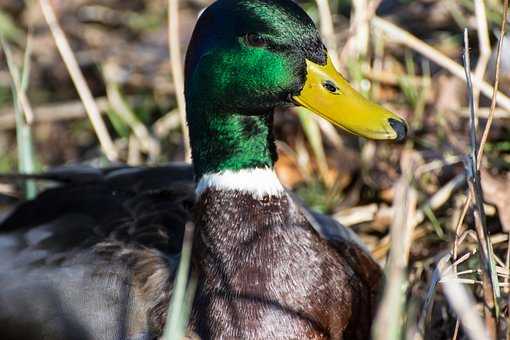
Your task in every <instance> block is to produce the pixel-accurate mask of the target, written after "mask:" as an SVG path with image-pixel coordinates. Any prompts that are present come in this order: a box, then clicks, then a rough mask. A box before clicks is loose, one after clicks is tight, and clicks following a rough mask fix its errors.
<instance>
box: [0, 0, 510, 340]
mask: <svg viewBox="0 0 510 340" xmlns="http://www.w3.org/2000/svg"><path fill="white" fill-rule="evenodd" d="M172 1H173V0H172ZM298 2H299V3H300V5H301V6H302V7H303V8H305V10H306V11H307V12H308V14H309V15H310V16H311V17H312V18H313V19H314V21H315V22H316V23H317V25H318V27H319V28H320V30H321V32H322V33H323V37H324V41H325V43H326V45H327V46H328V48H329V50H330V53H331V54H332V55H334V61H335V63H336V64H337V66H338V68H339V69H340V70H341V71H342V73H343V74H344V75H345V76H346V77H347V78H348V79H349V80H350V81H351V82H352V84H353V85H354V86H355V87H356V88H357V89H359V90H360V91H362V92H363V94H364V95H366V96H367V97H370V98H372V99H373V100H374V101H376V102H378V103H381V104H383V105H385V106H386V107H387V108H389V109H391V110H393V111H395V112H397V113H399V114H400V115H402V116H403V117H405V118H406V119H407V121H408V123H409V127H410V136H409V138H408V140H407V141H406V142H405V143H403V144H400V145H396V144H391V143H374V142H370V141H366V140H363V139H360V138H357V137H355V136H352V135H349V134H347V133H345V132H343V131H341V130H338V129H336V128H334V127H332V126H331V125H330V124H329V123H327V122H326V121H323V120H321V119H320V118H315V117H314V116H312V115H308V114H307V113H306V112H305V111H304V110H300V109H292V110H289V111H285V112H278V113H277V114H276V115H275V134H276V138H277V140H278V151H279V156H280V158H279V162H278V164H277V172H278V174H279V176H280V178H281V179H282V181H283V183H284V184H285V185H286V186H287V187H288V188H290V189H292V190H293V191H294V192H296V193H297V194H298V195H299V196H300V197H301V198H302V199H303V200H304V201H305V202H306V204H308V205H309V206H311V207H313V208H315V209H317V210H319V211H321V212H324V213H327V214H330V215H332V216H334V218H336V219H337V220H339V221H340V222H342V223H343V224H344V225H346V226H348V227H351V228H352V229H353V230H354V231H355V232H356V233H358V234H359V235H360V236H361V238H362V239H363V241H364V242H365V243H366V244H367V246H368V248H369V249H370V251H371V252H372V254H373V255H374V257H375V258H376V259H377V260H378V261H379V262H380V263H381V264H382V265H386V271H387V275H388V277H389V278H392V280H393V279H394V281H391V283H390V284H388V287H391V286H392V285H394V286H395V287H398V289H397V293H396V294H397V298H395V297H393V298H392V297H391V289H390V288H388V289H387V291H386V293H385V297H384V298H385V299H390V300H391V299H393V300H392V301H395V299H397V302H396V305H397V306H396V307H391V308H396V309H395V310H394V311H391V309H390V310H389V311H386V312H385V313H383V314H384V315H386V314H388V315H389V314H391V315H393V317H394V318H395V319H396V321H394V322H397V324H398V327H397V326H396V329H397V330H396V332H397V337H396V338H405V337H408V338H416V334H418V333H420V334H422V336H424V338H428V339H452V338H459V339H460V338H462V337H463V336H465V335H466V334H467V333H466V332H467V331H462V330H460V329H459V323H458V321H457V320H458V317H457V316H458V314H457V313H456V312H455V311H456V307H455V306H453V305H452V304H451V303H448V301H449V300H450V301H451V297H449V296H448V292H446V293H445V292H443V289H442V286H441V285H439V283H440V282H447V281H448V282H452V283H460V284H461V285H460V287H464V288H465V289H464V290H462V292H464V293H466V294H467V295H466V296H468V297H469V299H468V298H465V299H466V303H467V305H466V306H468V307H469V308H472V309H473V310H474V311H476V315H482V314H481V312H482V309H483V304H482V303H481V302H484V303H487V296H486V294H485V293H484V291H483V287H484V283H483V282H484V279H483V272H484V268H485V267H484V263H483V260H482V261H481V260H480V257H479V256H478V254H477V249H479V247H481V244H482V242H480V241H479V236H480V235H479V234H477V233H476V232H475V222H476V221H475V220H474V219H473V213H472V211H471V209H468V208H469V206H468V205H467V204H466V200H467V197H468V196H469V197H470V194H469V191H468V189H467V188H468V185H467V182H466V175H465V173H466V171H465V166H464V163H465V162H464V160H465V158H466V155H468V154H469V152H470V139H469V133H470V131H472V128H470V125H469V114H470V111H469V105H468V100H467V98H468V91H467V87H466V79H465V75H464V70H463V58H462V54H463V50H464V47H463V46H464V41H463V31H464V28H467V29H468V39H469V45H470V50H469V52H470V56H471V60H470V67H471V68H472V70H473V82H474V87H473V91H472V92H473V96H474V102H475V107H476V108H477V110H476V112H477V114H478V116H479V118H480V120H479V124H478V125H479V127H478V136H481V134H482V131H483V129H484V127H485V126H486V122H487V117H489V115H490V104H491V96H492V92H493V91H492V86H493V85H492V84H493V83H494V80H495V76H496V51H497V43H498V38H499V31H500V26H501V22H502V20H503V14H504V13H503V12H504V11H503V1H500V0H485V1H483V0H475V1H473V0H416V1H412V0H382V1H380V0H353V1H349V0H330V1H319V0H317V1H298ZM41 3H46V4H47V5H49V6H50V7H51V8H52V10H53V11H54V13H55V15H56V17H57V19H58V23H59V25H60V28H61V30H62V31H63V33H64V34H65V36H66V37H67V41H68V43H69V46H70V47H71V51H72V57H73V58H74V59H76V60H77V62H78V65H79V68H80V69H81V71H82V72H83V75H84V78H85V81H86V82H85V83H84V85H85V87H86V89H84V90H85V91H90V93H91V94H92V97H93V101H94V102H95V105H96V106H97V111H98V112H99V113H100V115H99V116H98V117H96V118H95V119H98V118H100V119H99V120H100V121H102V124H104V127H105V129H103V130H101V128H100V127H99V128H98V126H97V125H96V126H95V127H94V126H93V124H91V119H90V117H91V116H90V115H91V113H90V109H89V110H87V109H86V108H85V105H84V101H83V99H82V98H81V97H80V96H79V95H78V92H77V90H76V87H75V85H74V83H73V81H72V77H71V74H72V73H73V71H72V70H71V72H70V71H69V69H68V67H66V64H65V63H64V62H63V59H62V57H61V53H60V52H59V49H58V48H57V44H56V41H58V38H57V39H55V37H54V36H53V35H52V32H51V31H50V29H49V28H48V22H50V21H51V20H48V17H46V18H45V16H44V15H43V12H42V10H41ZM210 3H212V1H207V0H181V1H178V2H177V1H175V4H176V6H174V7H173V10H175V12H174V13H169V9H168V8H169V2H168V1H167V0H129V1H126V0H122V1H121V0H103V1H99V0H95V1H92V0H65V1H64V0H53V1H50V2H48V1H47V0H46V1H22V0H0V36H1V37H2V53H0V173H13V172H18V171H21V172H28V173H31V172H41V171H44V170H47V169H50V168H52V167H56V166H61V165H66V164H89V165H93V166H111V165H115V164H129V165H133V166H136V165H157V164H162V163H166V162H170V161H186V160H187V147H186V145H187V144H186V137H185V134H184V135H183V132H182V131H183V129H182V124H181V122H182V120H181V118H180V115H179V112H182V111H179V105H178V102H179V98H178V96H176V89H177V93H179V89H180V88H181V86H182V84H181V83H180V82H181V81H182V80H181V77H182V74H179V73H180V72H182V69H181V67H182V66H181V65H182V61H183V60H184V53H185V51H186V47H187V43H188V41H189V39H190V36H191V33H192V30H193V27H194V24H195V22H196V20H197V17H198V15H199V13H200V11H201V10H203V9H204V8H205V7H206V6H207V5H208V4H210ZM177 5H178V6H177ZM170 12H171V11H170ZM169 14H170V22H169ZM507 27H508V25H507ZM169 32H170V36H169ZM57 36H58V35H57ZM169 45H171V46H172V48H169ZM170 51H171V52H170ZM179 59H180V60H179ZM82 85H83V84H82ZM499 89H500V91H501V93H500V94H499V95H498V99H497V106H496V109H495V111H494V121H493V123H492V128H491V129H490V133H489V135H488V141H487V143H486V144H485V154H484V157H483V159H482V163H481V164H482V166H481V173H482V179H481V180H482V182H481V183H482V186H483V192H484V194H485V205H484V213H485V214H486V216H487V220H486V223H485V229H486V230H487V231H488V233H486V234H485V236H487V238H488V241H487V242H488V243H489V244H490V246H491V247H492V248H493V250H494V252H493V253H491V255H490V257H491V261H490V263H489V266H491V265H492V266H493V267H492V268H493V269H494V270H493V271H494V272H495V273H497V274H496V279H497V280H496V281H498V282H497V283H496V286H497V287H496V288H495V289H496V291H497V292H498V294H499V295H498V296H497V298H496V304H497V305H498V307H499V311H498V313H501V314H500V315H502V316H507V314H508V307H507V305H508V303H507V299H508V286H509V285H508V278H509V276H510V275H509V270H508V268H509V256H508V252H509V250H510V248H509V247H508V243H509V238H508V232H510V209H509V207H510V175H509V169H510V99H509V98H508V96H510V38H509V37H508V35H507V36H506V38H504V39H503V48H502V54H501V70H500V76H499ZM85 101H86V100H85ZM96 124H97V123H96ZM99 125H101V124H99ZM98 136H102V138H103V147H102V148H101V144H100V143H99V139H98ZM109 141H111V143H109ZM43 188H44V186H43V184H39V183H37V184H36V183H31V182H29V183H28V184H27V183H21V182H19V183H18V182H15V181H3V182H0V193H1V194H0V214H1V213H2V209H3V212H5V211H7V209H8V208H9V207H10V206H12V204H14V203H16V202H17V201H19V200H22V199H24V198H27V197H33V196H34V195H35V194H36V192H38V191H40V190H41V189H43ZM466 207H467V208H466ZM465 208H466V209H465ZM399 213H400V215H399ZM398 216H404V217H405V218H404V221H403V222H402V221H401V220H399V219H398ZM392 249H393V250H392ZM392 251H393V254H394V255H393V257H392ZM481 258H482V259H483V256H482V257H481ZM392 265H393V267H392ZM393 270H395V271H393ZM394 275H396V276H394ZM395 280H396V281H395ZM494 283H495V282H494V280H492V284H493V285H494ZM436 288H437V289H436ZM459 289H460V288H459ZM389 296H390V297H389ZM463 296H464V295H463ZM385 301H388V300H385ZM388 305H389V304H388ZM466 308H467V307H466ZM388 315H386V317H389V316H388ZM498 315H499V314H498ZM381 318H383V317H381V316H380V318H379V320H382V319H381ZM381 322H382V323H379V325H380V324H385V325H392V323H391V322H392V321H391V320H384V322H383V321H381ZM484 323H485V326H487V327H488V328H490V327H491V326H490V324H489V323H487V320H485V321H484ZM498 327H499V332H500V334H506V332H507V326H506V322H500V323H499V326H498ZM389 329H390V330H392V328H391V327H389ZM417 330H420V332H417ZM385 331H386V332H389V331H388V330H385ZM381 332H382V331H381ZM381 334H383V333H381ZM381 339H389V337H384V336H381Z"/></svg>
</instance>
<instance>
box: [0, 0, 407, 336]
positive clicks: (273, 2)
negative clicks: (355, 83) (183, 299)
mask: <svg viewBox="0 0 510 340" xmlns="http://www.w3.org/2000/svg"><path fill="white" fill-rule="evenodd" d="M185 78H186V83H185V95H186V103H187V121H188V124H189V130H190V138H191V147H192V156H193V171H192V170H191V168H189V167H187V166H183V165H182V166H179V165H169V166H163V167H159V168H154V169H150V168H146V169H144V168H128V167H124V168H122V167H121V168H115V169H106V170H95V169H85V170H83V169H68V170H57V171H53V172H50V173H48V174H45V175H41V176H39V177H40V179H46V180H53V181H57V182H60V183H61V185H60V186H58V187H56V188H53V189H50V190H47V191H45V192H43V193H41V194H40V195H39V196H38V197H37V198H36V199H34V200H31V201H27V202H25V203H22V204H21V205H20V206H18V207H17V208H16V209H15V210H14V211H13V212H12V213H11V214H10V215H9V216H8V217H7V218H6V219H5V220H4V221H3V222H2V225H1V233H2V234H1V236H0V256H1V258H2V263H1V264H0V267H1V268H0V273H1V274H0V287H1V288H0V305H1V306H2V308H0V329H1V332H2V338H3V339H36V338H37V339H151V338H156V337H158V336H160V335H161V333H162V329H163V326H164V323H165V320H166V311H167V307H168V304H169V300H170V297H171V294H172V285H173V278H174V272H175V267H176V265H177V263H178V255H179V252H180V245H181V242H182V238H183V229H184V224H185V223H186V222H187V221H193V223H194V225H195V236H194V243H193V252H192V271H193V272H194V273H196V275H197V277H198V287H197V290H196V294H195V298H194V302H193V306H192V313H191V320H190V322H189V331H190V334H194V335H196V336H197V337H199V338H202V339H329V338H331V339H368V338H370V325H371V320H372V316H373V314H374V309H375V304H376V300H377V294H378V289H379V287H380V283H381V270H380V268H379V266H378V265H377V264H376V263H375V262H374V261H373V260H372V258H371V257H370V255H369V254H368V252H366V251H365V250H364V248H363V246H362V245H361V244H360V243H359V242H358V241H357V239H356V237H355V236H353V234H352V233H350V232H349V231H347V229H345V228H343V227H342V226H340V225H338V224H337V223H335V222H333V221H332V220H331V219H329V218H328V217H326V216H324V215H320V214H315V213H310V212H309V211H308V210H307V209H305V208H303V207H302V205H301V204H300V203H299V202H298V201H297V200H296V199H294V198H293V197H292V195H291V194H289V193H288V192H287V191H286V190H285V188H284V187H283V186H282V184H281V183H280V181H279V180H278V177H277V176H276V174H275V172H274V164H275V162H276V159H277V153H276V148H275V142H274V137H273V134H272V124H273V114H274V112H275V109H276V108H279V107H287V106H292V105H299V106H303V107H305V108H308V109H309V110H310V111H312V112H314V113H316V114H318V115H320V116H322V117H324V118H326V119H327V120H329V121H330V122H332V123H333V124H336V125H338V126H340V127H342V128H343V129H345V130H348V131H350V132H352V133H355V134H358V135H361V136H364V137H368V138H372V139H380V140H383V139H386V140H401V139H403V138H404V137H405V134H406V124H405V122H404V120H403V119H402V118H400V117H399V116H397V115H395V114H393V113H391V112H389V111H387V110H385V109H384V108H382V107H380V106H377V105H376V104H374V103H371V102H370V101H368V100H366V99H365V98H364V97H362V96H361V95H360V94H358V93H357V92H356V91H355V90H354V89H353V88H352V87H351V86H350V85H349V84H348V82H347V81H346V80H345V79H344V78H343V77H342V76H341V75H340V74H339V73H338V72H337V71H336V70H335V68H334V67H333V65H332V62H331V59H330V58H329V57H328V53H327V50H326V48H325V47H324V44H323V43H322V41H321V39H320V36H319V33H318V31H317V29H316V27H315V26H314V24H313V22H312V20H311V19H310V18H309V17H308V16H307V14H306V13H305V12H304V11H303V10H302V9H301V8H300V7H299V6H298V5H296V4H295V3H294V2H292V1H290V0H219V1H216V2H215V3H213V4H212V5H211V6H209V7H208V8H207V9H206V10H205V11H204V12H203V13H202V15H201V16H200V18H199V19H198V22H197V24H196V28H195V30H194V33H193V36H192V39H191V42H190V46H189V49H188V53H187V57H186V67H185Z"/></svg>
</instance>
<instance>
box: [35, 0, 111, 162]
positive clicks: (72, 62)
mask: <svg viewBox="0 0 510 340" xmlns="http://www.w3.org/2000/svg"><path fill="white" fill-rule="evenodd" d="M39 4H40V6H41V9H42V12H43V15H44V19H45V20H46V23H47V24H48V27H49V28H50V31H51V34H52V35H53V39H54V40H55V43H56V45H57V48H58V50H59V52H60V55H61V56H62V59H63V60H64V63H65V65H66V67H67V70H68V72H69V74H70V75H71V79H72V80H73V83H74V86H75V87H76V90H77V91H78V94H79V96H80V98H81V100H82V102H83V106H85V109H86V111H87V114H88V116H89V119H90V122H91V123H92V126H93V127H94V130H95V132H96V135H97V138H98V139H99V143H100V144H101V148H102V149H103V152H104V153H105V155H106V157H107V158H108V159H109V160H110V161H116V160H117V159H118V152H117V149H116V148H115V145H114V144H113V141H112V138H111V137H110V134H109V133H108V129H107V128H106V125H105V124H104V122H103V119H102V117H101V113H100V111H99V108H98V107H97V104H96V102H95V101H94V98H93V97H92V93H91V91H90V88H89V87H88V85H87V82H86V81H85V77H84V76H83V73H82V72H81V70H80V66H79V65H78V62H77V61H76V57H75V56H74V53H73V51H72V49H71V46H70V45H69V42H68V41H67V38H66V36H65V33H64V31H63V30H62V28H61V27H60V24H59V23H58V20H57V16H56V15H55V11H54V10H53V7H52V6H51V4H50V2H49V1H48V0H39Z"/></svg>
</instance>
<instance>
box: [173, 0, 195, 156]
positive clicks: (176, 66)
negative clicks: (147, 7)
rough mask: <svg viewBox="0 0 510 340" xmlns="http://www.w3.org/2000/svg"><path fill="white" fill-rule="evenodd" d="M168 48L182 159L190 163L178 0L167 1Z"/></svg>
mask: <svg viewBox="0 0 510 340" xmlns="http://www.w3.org/2000/svg"><path fill="white" fill-rule="evenodd" d="M168 46H169V49H170V62H171V66H172V77H173V80H174V86H175V97H176V98H177V106H178V108H179V117H180V120H181V130H182V139H183V143H184V158H185V161H186V162H191V146H190V141H189V131H188V124H187V123H186V100H185V98H184V72H183V70H182V61H181V44H180V37H179V0H168Z"/></svg>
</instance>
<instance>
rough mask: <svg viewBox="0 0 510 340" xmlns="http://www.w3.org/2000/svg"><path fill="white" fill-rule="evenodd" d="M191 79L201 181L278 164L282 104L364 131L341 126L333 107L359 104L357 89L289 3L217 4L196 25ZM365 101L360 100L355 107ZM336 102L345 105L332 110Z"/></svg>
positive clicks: (234, 0)
mask: <svg viewBox="0 0 510 340" xmlns="http://www.w3.org/2000/svg"><path fill="white" fill-rule="evenodd" d="M332 73H333V74H332ZM314 76H315V77H314ZM185 78H186V84H185V94H186V104H187V120H188V125H189V128H190V136H191V147H192V151H193V163H194V166H195V171H196V174H197V176H199V177H200V176H201V175H203V174H204V173H210V172H219V171H222V170H239V169H245V168H260V167H271V166H273V164H274V161H275V160H276V152H275V146H274V140H273V137H272V131H271V130H272V118H273V111H274V109H275V108H277V107H280V106H288V105H296V104H299V105H303V106H305V107H308V108H309V109H311V110H312V111H315V112H316V113H318V114H321V115H323V116H325V117H326V118H327V119H330V120H331V121H333V122H334V123H336V124H339V125H342V126H343V127H344V128H346V129H348V130H350V131H353V132H357V133H360V134H363V131H361V132H360V131H358V130H359V129H358V127H356V126H354V127H353V126H350V125H349V124H343V123H344V122H343V119H344V118H345V117H344V118H342V117H341V116H342V115H341V114H340V113H338V112H337V111H338V108H331V105H330V104H328V101H331V100H333V101H335V100H336V101H338V98H342V97H343V98H344V99H346V98H347V97H349V98H350V99H349V101H350V102H353V98H352V96H353V94H352V93H351V92H350V90H352V89H351V88H350V87H348V85H346V84H347V83H346V82H345V80H343V78H341V77H340V76H339V74H337V73H336V71H334V68H332V67H331V65H330V60H329V58H328V55H327V51H326V49H325V47H324V45H323V43H322V42H321V39H320V37H319V33H318V31H317V29H316V27H315V26H314V24H313V22H312V21H311V19H310V18H309V17H308V15H307V14H306V13H305V12H304V11H303V10H302V9H301V8H300V7H299V6H298V5H296V4H295V3H294V2H292V1H290V0H219V1H217V2H215V3H214V4H212V5H211V6H209V7H208V8H207V9H206V10H205V11H204V13H202V15H201V16H200V18H199V20H198V23H197V25H196V27H195V31H194V33H193V37H192V39H191V43H190V46H189V49H188V53H187V57H186V70H185ZM312 78H314V79H313V81H315V82H316V83H313V82H312ZM340 78H341V79H340ZM342 81H343V82H345V84H344V83H343V82H342ZM316 85H318V88H315V87H317V86H316ZM347 87H348V88H347ZM307 89H308V90H307ZM335 92H336V93H335ZM358 96H359V95H358ZM322 97H324V98H322ZM321 98H322V99H321ZM360 98H361V97H360ZM360 98H358V97H356V98H354V104H356V103H358V102H361V101H362V100H361V99H360ZM323 103H326V104H327V105H326V106H324V105H322V104H323ZM332 103H333V102H332ZM336 104H340V105H342V102H338V103H336V102H334V103H333V104H332V105H336ZM344 104H345V103H344ZM348 104H349V103H348ZM351 104H352V103H351ZM351 104H349V105H350V106H349V105H348V108H349V109H351V106H353V105H354V104H352V105H351ZM371 105H372V104H371ZM372 106H373V107H371V108H370V109H371V110H374V107H375V105H372ZM353 108H354V109H356V106H355V105H354V107H353ZM381 110H384V109H381ZM325 111H328V112H325ZM376 113H377V114H379V115H381V114H382V111H380V112H376ZM346 114H349V112H345V113H344V116H345V115H346ZM351 114H352V113H351ZM384 114H385V115H386V116H385V117H384V120H385V122H386V123H385V124H383V125H384V128H383V130H385V132H386V133H387V136H386V138H393V139H395V138H396V137H397V134H398V133H395V129H393V128H392V127H391V125H390V119H392V120H398V121H399V122H400V121H401V119H400V118H398V117H397V116H394V115H393V114H390V115H388V114H387V111H386V110H384ZM344 120H345V119H344ZM347 120H348V119H347ZM351 125H352V124H351ZM388 127H389V128H388ZM365 135H366V133H365ZM390 135H391V136H390ZM369 137H371V136H369ZM372 137H374V136H372ZM376 137H377V136H376ZM379 137H381V138H380V139H382V138H384V137H385V136H383V135H382V134H381V135H380V136H379Z"/></svg>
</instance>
